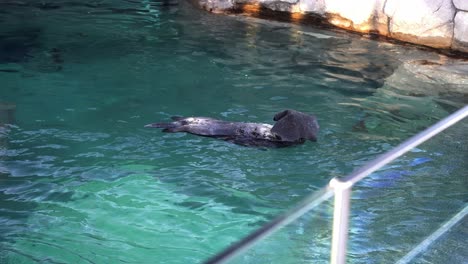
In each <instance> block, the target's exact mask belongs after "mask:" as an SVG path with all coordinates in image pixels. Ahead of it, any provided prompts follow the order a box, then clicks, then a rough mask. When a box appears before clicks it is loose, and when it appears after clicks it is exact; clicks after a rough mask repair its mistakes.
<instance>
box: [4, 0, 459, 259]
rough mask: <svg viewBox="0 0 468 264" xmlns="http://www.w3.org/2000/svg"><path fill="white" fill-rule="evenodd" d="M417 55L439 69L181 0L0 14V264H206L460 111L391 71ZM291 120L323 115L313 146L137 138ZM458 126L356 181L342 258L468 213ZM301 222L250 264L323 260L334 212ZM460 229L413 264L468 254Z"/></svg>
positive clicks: (374, 47) (370, 255)
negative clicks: (192, 124) (173, 127)
mask: <svg viewBox="0 0 468 264" xmlns="http://www.w3.org/2000/svg"><path fill="white" fill-rule="evenodd" d="M409 59H415V60H421V59H423V60H426V59H429V60H440V59H443V56H441V55H437V54H434V53H430V52H424V51H420V50H416V49H414V48H406V47H401V46H395V45H391V44H388V43H379V42H374V41H372V40H368V39H364V38H360V37H359V36H353V35H349V34H345V33H339V32H328V31H323V30H320V29H315V28H312V27H307V26H298V25H288V24H282V23H276V22H265V21H260V20H255V19H250V18H243V17H230V16H217V15H212V14H208V13H206V12H202V11H199V10H197V9H195V8H193V7H192V6H191V5H189V4H187V3H185V2H165V3H164V2H155V1H144V0H142V1H53V3H52V2H51V3H47V2H46V1H29V2H28V1H2V3H0V102H1V105H0V123H2V126H1V134H0V263H34V262H40V263H117V262H123V263H197V262H200V261H203V260H204V259H206V258H208V257H210V256H211V255H212V254H214V253H216V252H218V251H219V250H221V249H222V248H224V247H226V246H227V245H229V244H230V243H232V242H234V241H236V240H237V239H239V238H241V237H243V236H244V235H246V234H248V233H249V232H250V231H252V230H254V229H255V228H257V227H259V226H261V224H262V223H265V222H266V221H267V220H269V219H271V218H272V217H274V216H275V215H276V214H278V213H280V212H283V211H284V210H285V209H287V208H289V207H291V206H292V205H294V204H295V203H296V202H297V201H299V200H300V199H301V198H302V197H304V196H305V195H307V194H309V193H310V192H312V191H314V190H317V189H319V188H320V187H322V186H324V185H325V184H327V182H328V180H329V179H330V178H331V177H335V176H343V175H346V174H347V173H349V172H351V171H352V170H353V169H354V168H356V167H358V166H360V165H362V164H363V163H364V162H365V161H368V160H370V159H372V158H374V157H375V156H376V155H377V154H379V153H382V152H384V151H386V150H389V149H390V148H391V147H392V146H395V145H397V144H398V143H400V142H401V141H403V140H404V139H406V138H408V137H409V136H410V135H413V134H414V133H416V132H418V131H420V130H421V129H422V128H424V127H427V126H429V125H430V124H432V123H434V122H435V121H437V120H439V119H441V118H443V117H445V116H446V115H448V114H449V113H450V112H452V111H454V110H455V109H456V108H457V107H459V106H461V105H463V104H465V103H466V94H465V95H463V94H461V95H460V94H458V93H457V92H451V90H450V89H449V88H451V87H452V86H453V85H451V84H446V83H444V82H432V81H428V82H427V83H424V82H420V79H417V78H415V77H414V79H412V77H413V76H412V75H411V74H407V75H398V74H401V71H400V73H399V72H398V71H397V69H401V67H400V66H401V65H402V64H403V63H404V62H405V61H407V60H409ZM399 67H400V68H399ZM395 74H397V75H395ZM390 76H393V79H394V80H395V79H396V80H402V81H405V82H403V83H407V84H408V87H410V86H411V87H413V86H415V87H416V86H417V87H420V86H425V85H428V86H431V87H434V86H437V88H438V89H441V90H443V92H440V93H430V94H427V95H425V94H421V93H419V92H413V91H408V90H405V85H406V84H405V85H391V84H389V83H386V82H385V78H389V77H390ZM400 76H401V77H400ZM397 83H398V82H397ZM465 88H466V87H464V86H463V85H462V89H465ZM286 108H292V109H297V110H300V111H304V112H310V113H314V114H316V115H317V116H318V118H319V122H320V125H321V132H320V136H319V140H318V142H317V143H310V142H309V143H306V144H304V145H301V146H298V147H292V148H284V149H271V150H264V149H252V148H246V147H241V146H237V145H232V144H230V143H227V142H224V141H218V140H213V139H210V138H200V137H195V136H192V135H186V134H163V133H160V132H159V131H157V130H151V129H144V128H143V125H145V124H147V123H150V122H155V121H160V120H166V119H168V117H170V116H171V115H185V116H189V115H200V116H211V117H215V118H223V119H229V120H235V121H249V122H265V123H272V120H271V119H272V116H273V115H274V114H275V113H276V112H277V111H280V110H283V109H286ZM466 129H467V123H466V121H465V122H463V123H461V124H460V125H457V127H455V128H453V129H451V130H450V131H448V132H446V133H445V134H443V135H441V136H439V137H438V139H437V140H434V141H432V142H430V143H428V144H425V145H424V146H423V147H422V148H420V149H418V150H417V151H415V152H413V153H411V155H408V156H406V157H405V158H403V159H401V160H400V161H398V162H397V163H395V164H393V165H392V166H391V167H389V168H387V169H385V170H383V171H382V172H379V173H376V174H375V175H373V176H372V177H370V178H369V179H367V180H366V181H364V182H363V183H362V184H361V185H359V186H358V188H357V192H356V193H355V197H354V199H353V209H354V210H353V225H352V230H351V235H352V241H351V243H352V244H351V245H350V261H352V262H353V263H383V262H385V261H386V260H391V261H393V260H397V259H398V258H400V257H401V256H403V255H404V254H405V253H406V252H407V251H409V250H410V249H411V247H412V246H414V245H415V244H417V243H418V242H419V241H420V240H422V239H423V238H424V237H425V236H426V235H428V234H429V232H430V231H433V230H435V229H436V228H437V227H438V226H439V225H440V224H441V223H443V221H445V220H446V219H448V218H449V217H450V216H451V215H452V214H454V213H456V212H457V211H458V210H460V208H462V207H463V206H464V205H465V204H466V197H467V187H468V183H467V177H466V171H467V169H468V168H467V167H468V166H467V163H466V160H467V159H466V158H467V147H466V146H467V143H468V142H467V137H466ZM308 217H309V216H308ZM309 218H312V219H306V220H307V221H306V220H301V221H299V222H298V223H295V225H292V226H291V227H289V228H287V229H285V230H283V231H282V232H281V233H279V234H278V235H277V236H275V237H272V238H271V239H269V240H267V241H266V242H265V243H264V244H262V245H260V246H259V247H258V248H257V251H255V252H254V253H251V254H250V255H249V254H246V255H245V256H244V257H245V259H243V261H244V262H248V261H249V259H250V261H251V262H253V263H255V261H256V260H258V258H256V256H261V258H262V259H264V261H265V263H267V262H272V263H275V262H276V261H277V260H281V261H280V262H276V263H301V261H304V262H306V261H308V262H310V261H311V260H314V263H320V262H326V261H327V260H328V254H329V249H328V247H329V239H330V234H329V233H330V232H329V221H330V207H329V206H325V207H324V208H322V209H321V211H319V212H318V213H314V214H313V215H312V216H310V217H309ZM309 220H310V221H309ZM312 220H313V221H312ZM466 226H467V221H466V220H464V222H463V223H462V225H460V226H457V228H458V229H459V230H461V231H457V232H454V233H453V234H449V235H448V236H447V237H445V240H444V241H445V242H444V243H445V244H444V243H441V244H440V247H441V248H438V249H436V250H438V251H435V252H437V253H430V252H429V253H428V254H427V256H426V255H424V256H423V259H422V260H421V261H422V262H421V263H428V262H429V263H442V262H438V261H437V260H441V259H447V258H448V257H450V258H451V262H450V263H457V262H458V263H461V262H462V261H461V260H463V259H467V258H468V256H467V255H466V251H463V250H462V249H463V243H464V239H463V238H464V237H466V233H467V228H466ZM369 230H372V231H369ZM286 249H287V251H286V254H283V255H281V254H280V255H281V256H277V255H275V254H274V253H280V252H282V251H285V250H286ZM440 252H442V253H443V254H442V253H440ZM431 254H432V255H431ZM424 258H426V259H424Z"/></svg>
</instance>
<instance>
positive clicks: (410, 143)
mask: <svg viewBox="0 0 468 264" xmlns="http://www.w3.org/2000/svg"><path fill="white" fill-rule="evenodd" d="M467 116H468V105H467V106H465V107H463V108H461V109H460V110H458V111H456V112H455V113H453V114H451V115H449V116H448V117H446V118H444V119H442V120H441V121H439V122H437V123H436V124H434V125H432V126H431V127H429V128H427V129H426V130H424V131H422V132H420V133H418V134H417V135H415V136H413V137H411V138H409V139H408V140H406V141H405V142H403V143H401V144H400V145H398V146H397V147H395V148H393V149H392V150H390V151H388V152H386V153H384V154H382V155H381V156H379V157H377V158H376V159H375V160H372V161H370V162H368V163H367V164H366V165H364V166H363V167H361V168H359V169H358V170H356V171H354V172H352V173H351V174H349V175H348V176H346V177H344V178H342V179H338V178H333V179H332V180H331V181H330V183H329V184H328V186H326V187H324V188H322V189H321V190H319V191H318V192H315V193H314V194H312V195H310V196H308V197H306V198H305V199H304V200H303V201H302V202H301V203H300V204H299V205H298V206H297V207H295V208H293V209H292V210H290V211H289V212H287V213H286V214H284V215H281V216H279V217H277V218H276V219H274V220H272V221H270V222H269V223H267V224H266V225H264V226H263V227H261V228H260V229H258V230H256V231H254V232H253V233H251V234H250V235H248V236H247V237H245V238H244V239H242V240H240V241H238V242H237V243H234V244H233V245H231V246H230V247H228V248H227V249H226V250H224V251H223V252H221V253H220V254H218V255H216V256H214V257H213V258H211V259H209V260H208V261H206V262H205V263H206V264H215V263H225V262H227V261H228V260H230V259H232V258H233V257H235V256H237V255H238V254H240V253H242V252H244V251H245V250H247V249H248V248H250V247H252V246H253V245H254V244H255V243H256V242H258V241H260V240H261V239H263V238H265V237H267V236H269V235H271V234H272V233H274V232H275V231H277V230H278V229H280V228H281V227H283V226H285V225H287V224H289V223H291V222H292V221H294V220H296V219H297V218H299V217H300V216H302V215H303V214H305V213H307V212H308V211H310V210H311V209H313V208H315V207H317V206H318V205H319V204H321V203H322V202H323V201H325V200H327V199H329V198H330V197H332V196H333V195H335V200H334V211H333V232H332V245H331V254H330V255H331V256H330V262H331V263H333V264H343V263H345V261H346V244H347V240H348V222H349V210H350V206H349V205H350V196H351V189H352V187H353V185H354V184H355V183H357V182H358V181H360V180H362V179H363V178H365V177H366V176H368V175H369V174H371V173H373V172H374V171H376V170H378V169H381V168H382V167H383V166H385V165H386V164H388V163H390V162H392V161H393V160H395V159H397V158H398V157H400V156H401V155H403V154H405V153H406V152H408V151H410V150H411V149H413V148H415V147H416V146H418V145H420V144H422V143H423V142H425V141H426V140H428V139H430V138H432V137H433V136H435V135H437V134H439V133H440V132H442V131H443V130H445V129H446V128H448V127H450V126H452V125H454V124H455V123H457V122H459V121H460V120H462V119H463V118H465V117H467ZM466 214H468V209H467V207H465V209H463V210H462V211H461V212H459V213H458V214H457V215H456V216H454V217H453V218H452V219H450V221H449V222H447V223H446V224H445V225H444V226H443V227H442V228H439V229H438V230H437V231H436V232H434V233H433V234H432V235H431V236H429V237H428V238H427V239H426V240H425V241H423V242H422V243H421V244H420V245H419V246H417V247H416V248H415V249H413V250H412V251H411V252H410V253H408V254H407V255H406V256H405V257H404V258H403V259H402V260H400V262H401V263H406V262H408V261H409V260H411V259H412V258H413V257H415V256H416V255H417V254H418V252H420V251H421V248H424V246H425V243H427V241H430V243H432V242H433V241H435V240H436V239H437V238H438V237H440V235H441V234H443V233H444V232H446V231H447V230H448V229H449V228H450V227H451V226H453V225H454V224H455V223H456V222H458V221H459V220H461V219H462V218H463V217H464V216H465V215H466ZM444 228H445V229H444ZM426 246H427V245H426Z"/></svg>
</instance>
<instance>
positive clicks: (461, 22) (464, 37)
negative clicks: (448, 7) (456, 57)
mask: <svg viewBox="0 0 468 264" xmlns="http://www.w3.org/2000/svg"><path fill="white" fill-rule="evenodd" d="M453 37H454V39H453V48H454V49H457V50H461V51H464V52H468V12H464V11H458V12H457V15H456V16H455V29H454V36H453Z"/></svg>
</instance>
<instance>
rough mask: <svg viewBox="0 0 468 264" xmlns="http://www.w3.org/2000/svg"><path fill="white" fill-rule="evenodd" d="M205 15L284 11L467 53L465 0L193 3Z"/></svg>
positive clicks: (217, 0)
mask: <svg viewBox="0 0 468 264" xmlns="http://www.w3.org/2000/svg"><path fill="white" fill-rule="evenodd" d="M193 1H195V2H196V3H197V4H198V5H199V6H200V7H202V8H204V9H206V10H208V11H211V12H217V13H219V12H232V11H236V12H239V11H240V12H245V13H255V12H260V11H261V10H271V11H280V12H285V13H287V14H289V15H290V16H291V18H292V19H295V20H300V19H304V18H306V17H319V18H320V19H321V20H322V21H324V22H326V23H328V24H331V25H333V26H337V27H340V28H344V29H347V30H352V31H356V32H361V33H376V34H380V35H383V36H386V37H390V38H394V39H398V40H401V41H405V42H410V43H415V44H419V45H424V46H429V47H434V48H439V49H448V50H455V51H459V52H463V53H468V0H355V1H352V0H193Z"/></svg>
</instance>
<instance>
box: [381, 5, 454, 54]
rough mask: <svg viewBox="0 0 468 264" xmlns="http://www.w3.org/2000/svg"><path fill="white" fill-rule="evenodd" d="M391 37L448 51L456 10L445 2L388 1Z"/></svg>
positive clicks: (387, 8) (386, 7) (387, 11)
mask: <svg viewBox="0 0 468 264" xmlns="http://www.w3.org/2000/svg"><path fill="white" fill-rule="evenodd" d="M384 12H385V14H387V15H388V17H389V18H390V23H389V30H390V36H391V37H393V38H396V39H400V40H403V41H408V42H412V43H416V44H422V45H429V46H432V47H436V48H449V47H450V46H451V42H452V36H453V17H454V15H455V8H454V7H453V5H452V3H451V2H450V1H446V0H411V1H408V0H387V2H386V4H385V9H384Z"/></svg>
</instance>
